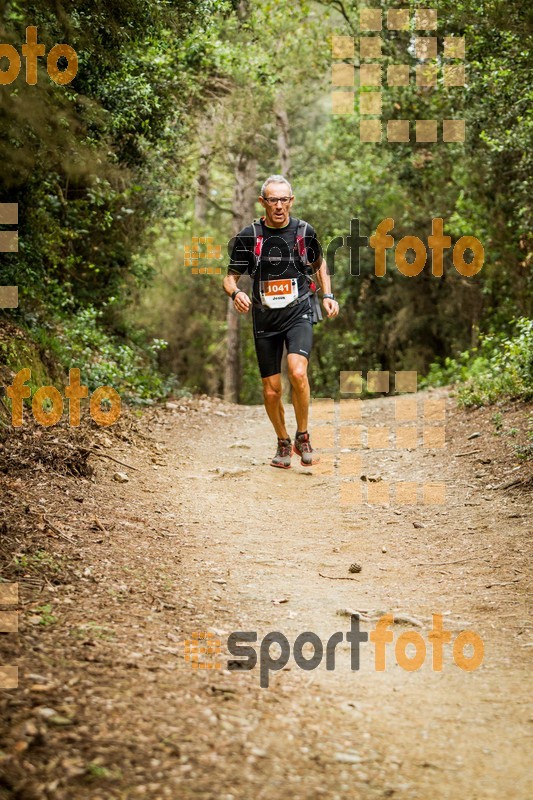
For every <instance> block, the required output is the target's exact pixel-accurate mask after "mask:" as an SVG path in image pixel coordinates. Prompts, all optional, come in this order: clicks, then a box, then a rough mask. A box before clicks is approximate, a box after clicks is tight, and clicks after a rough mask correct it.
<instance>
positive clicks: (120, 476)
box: [113, 472, 129, 483]
mask: <svg viewBox="0 0 533 800" xmlns="http://www.w3.org/2000/svg"><path fill="white" fill-rule="evenodd" d="M113 480H114V481H117V483H128V482H129V476H128V474H127V473H126V472H115V474H114V475H113Z"/></svg>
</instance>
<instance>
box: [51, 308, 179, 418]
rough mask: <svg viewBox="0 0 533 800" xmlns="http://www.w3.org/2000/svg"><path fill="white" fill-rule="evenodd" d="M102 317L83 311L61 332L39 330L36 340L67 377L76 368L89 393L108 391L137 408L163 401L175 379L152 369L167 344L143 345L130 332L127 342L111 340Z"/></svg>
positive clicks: (138, 336) (65, 323)
mask: <svg viewBox="0 0 533 800" xmlns="http://www.w3.org/2000/svg"><path fill="white" fill-rule="evenodd" d="M103 313H104V312H102V311H98V310H97V309H95V308H94V307H93V306H88V307H86V308H83V309H81V310H80V311H78V312H77V313H76V314H73V315H72V316H71V317H69V318H67V319H65V320H64V321H63V323H62V325H61V329H60V330H58V329H57V328H55V327H54V328H52V329H51V330H50V329H45V328H41V329H40V331H39V333H38V335H37V336H36V338H37V339H38V341H39V344H41V346H42V347H43V348H45V349H46V350H48V351H49V352H50V351H52V352H53V353H54V355H55V356H56V358H57V359H58V361H59V362H60V363H61V364H62V366H63V367H64V369H65V370H66V371H68V370H69V369H72V368H78V369H79V370H80V371H81V377H82V381H83V382H84V383H85V384H86V385H87V386H88V387H89V391H90V392H92V391H94V390H95V389H96V388H98V387H99V386H112V387H113V388H114V389H115V390H116V391H117V392H118V393H119V394H120V396H121V398H122V399H123V400H126V401H128V402H131V403H142V404H147V403H150V402H152V400H153V399H159V398H162V397H164V396H165V395H167V394H168V392H169V391H170V390H171V389H172V387H173V385H174V380H175V379H174V378H173V377H169V378H165V377H163V376H162V375H161V373H160V372H159V371H158V363H157V355H158V353H159V351H161V350H163V349H164V348H165V347H166V346H167V343H166V342H165V341H164V340H163V339H152V341H151V342H148V343H146V341H145V336H144V331H137V332H135V333H134V332H131V331H129V332H128V333H129V337H128V338H129V341H125V340H124V341H122V340H120V339H118V338H117V337H112V336H111V335H109V334H108V333H107V332H106V331H105V329H104V328H103V326H102V323H101V317H102V316H103Z"/></svg>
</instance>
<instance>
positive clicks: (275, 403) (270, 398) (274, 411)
mask: <svg viewBox="0 0 533 800" xmlns="http://www.w3.org/2000/svg"><path fill="white" fill-rule="evenodd" d="M289 358H290V356H289ZM262 380H263V400H264V403H265V408H266V412H267V414H268V418H269V419H270V422H271V423H272V425H273V426H274V430H275V431H276V435H277V437H278V439H288V438H289V434H288V433H287V428H286V427H285V409H284V408H283V403H282V402H281V373H279V372H278V373H277V375H270V376H269V377H268V378H263V379H262Z"/></svg>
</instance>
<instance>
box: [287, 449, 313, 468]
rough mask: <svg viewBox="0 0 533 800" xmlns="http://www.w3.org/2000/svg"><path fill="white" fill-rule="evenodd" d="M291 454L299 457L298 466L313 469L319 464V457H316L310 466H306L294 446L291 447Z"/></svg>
mask: <svg viewBox="0 0 533 800" xmlns="http://www.w3.org/2000/svg"><path fill="white" fill-rule="evenodd" d="M292 452H293V453H294V455H296V456H300V464H301V465H302V467H314V466H315V464H319V463H320V456H317V457H316V458H313V460H312V461H311V463H310V464H306V463H305V461H304V460H303V458H302V454H301V453H300V452H299V451H298V450H297V449H296V447H295V446H294V445H293V446H292Z"/></svg>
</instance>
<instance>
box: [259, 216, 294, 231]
mask: <svg viewBox="0 0 533 800" xmlns="http://www.w3.org/2000/svg"><path fill="white" fill-rule="evenodd" d="M290 223H291V217H289V218H288V220H287V222H284V223H283V224H282V225H269V224H268V223H267V221H266V217H264V218H263V225H264V226H265V228H272V229H278V230H279V229H280V228H287V227H288V226H289V225H290Z"/></svg>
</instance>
